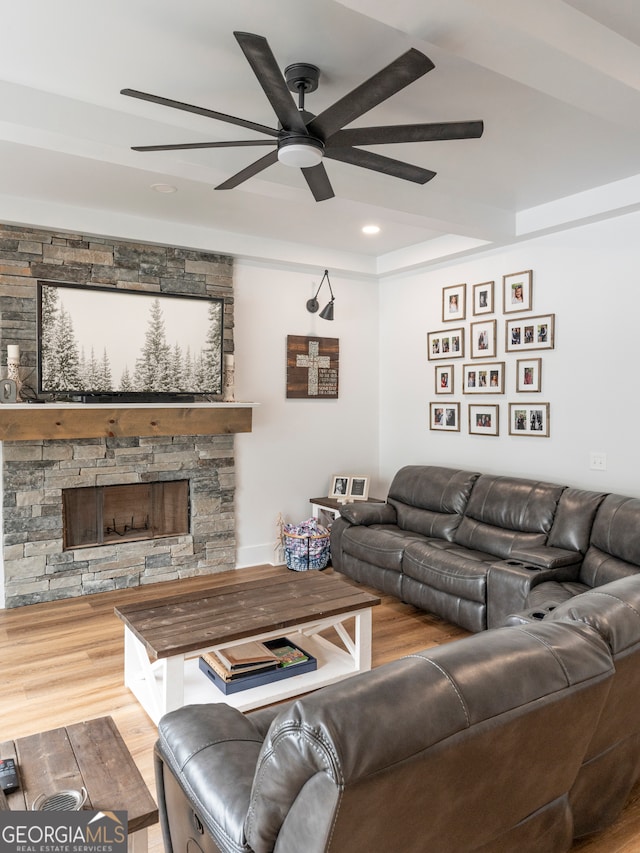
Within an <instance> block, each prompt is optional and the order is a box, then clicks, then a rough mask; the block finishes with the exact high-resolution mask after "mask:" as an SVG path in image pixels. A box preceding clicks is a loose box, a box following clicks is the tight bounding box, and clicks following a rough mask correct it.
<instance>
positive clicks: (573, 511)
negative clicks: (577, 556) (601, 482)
mask: <svg viewBox="0 0 640 853" xmlns="http://www.w3.org/2000/svg"><path fill="white" fill-rule="evenodd" d="M604 497H605V495H604V493H603V492H588V491H585V490H584V489H571V488H567V489H565V490H564V491H563V493H562V494H561V495H560V500H559V501H558V508H557V510H556V514H555V517H554V519H553V527H552V528H551V532H550V533H549V541H548V543H547V544H548V545H550V546H552V547H554V548H566V549H567V550H569V551H579V552H580V553H581V554H586V552H587V548H588V547H589V539H590V536H591V528H592V527H593V521H594V519H595V516H596V512H597V511H598V508H599V506H600V504H601V503H602V501H603V500H604Z"/></svg>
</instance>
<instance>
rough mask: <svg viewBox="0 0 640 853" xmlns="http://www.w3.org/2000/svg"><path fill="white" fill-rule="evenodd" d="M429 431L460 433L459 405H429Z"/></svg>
mask: <svg viewBox="0 0 640 853" xmlns="http://www.w3.org/2000/svg"><path fill="white" fill-rule="evenodd" d="M429 429H433V430H437V431H439V432H460V403H430V404H429Z"/></svg>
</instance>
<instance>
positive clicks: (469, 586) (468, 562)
mask: <svg viewBox="0 0 640 853" xmlns="http://www.w3.org/2000/svg"><path fill="white" fill-rule="evenodd" d="M493 560H494V558H493V557H492V556H491V555H490V554H486V553H484V552H482V551H472V550H469V549H467V548H461V547H460V546H459V545H455V544H454V543H451V542H441V541H433V540H432V541H429V542H411V543H410V544H409V545H407V547H406V548H405V552H404V559H403V561H402V571H403V573H404V574H405V575H406V576H407V577H410V578H413V579H414V580H417V581H420V583H423V584H426V585H427V586H429V587H433V588H434V589H439V590H441V591H442V592H446V593H448V594H449V595H457V596H461V597H462V598H465V599H469V600H470V601H479V602H482V603H484V601H485V598H486V585H487V571H488V570H489V565H490V563H491V562H493Z"/></svg>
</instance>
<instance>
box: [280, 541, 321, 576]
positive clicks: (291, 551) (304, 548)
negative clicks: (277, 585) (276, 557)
mask: <svg viewBox="0 0 640 853" xmlns="http://www.w3.org/2000/svg"><path fill="white" fill-rule="evenodd" d="M283 539H284V559H285V563H286V564H287V568H288V569H292V570H293V571H294V572H306V571H308V570H309V569H324V568H325V567H326V566H327V565H328V564H329V559H330V557H331V548H330V542H331V537H330V535H329V534H328V533H327V534H323V535H321V536H303V535H300V534H298V533H286V532H285V533H283Z"/></svg>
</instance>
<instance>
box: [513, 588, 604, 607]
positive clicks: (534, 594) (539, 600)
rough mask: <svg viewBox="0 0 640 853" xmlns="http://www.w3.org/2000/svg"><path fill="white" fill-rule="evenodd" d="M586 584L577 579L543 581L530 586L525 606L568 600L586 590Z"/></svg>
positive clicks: (559, 602)
mask: <svg viewBox="0 0 640 853" xmlns="http://www.w3.org/2000/svg"><path fill="white" fill-rule="evenodd" d="M588 590H589V587H588V586H585V584H583V583H579V582H577V581H568V582H565V583H560V582H558V581H544V583H541V584H538V585H537V586H534V587H532V589H531V591H530V592H529V595H528V596H527V608H529V609H532V608H534V607H543V606H545V605H550V604H553V605H559V604H562V603H563V602H564V601H570V600H571V599H572V598H573V597H574V596H576V595H580V593H582V592H587V591H588Z"/></svg>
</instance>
